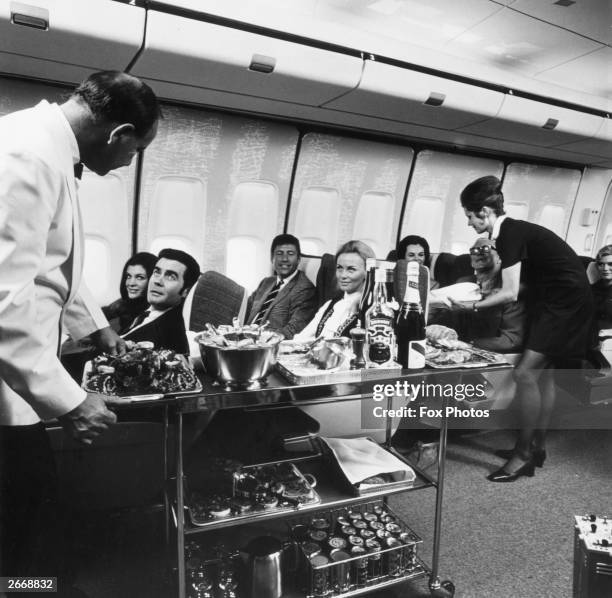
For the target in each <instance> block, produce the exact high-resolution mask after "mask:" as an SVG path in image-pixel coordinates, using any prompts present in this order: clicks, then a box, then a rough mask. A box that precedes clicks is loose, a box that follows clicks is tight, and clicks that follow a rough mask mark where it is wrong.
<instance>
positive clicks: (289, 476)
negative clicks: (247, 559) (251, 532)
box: [186, 461, 321, 527]
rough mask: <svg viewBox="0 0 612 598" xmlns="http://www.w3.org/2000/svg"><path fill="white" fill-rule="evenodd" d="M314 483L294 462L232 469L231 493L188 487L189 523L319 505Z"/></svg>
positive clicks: (200, 524) (201, 522)
mask: <svg viewBox="0 0 612 598" xmlns="http://www.w3.org/2000/svg"><path fill="white" fill-rule="evenodd" d="M245 480H248V481H249V482H251V481H253V480H255V481H256V482H257V485H253V486H252V487H250V486H249V487H247V485H246V484H245ZM311 482H313V483H311ZM315 483H316V480H314V478H312V480H311V481H309V480H308V479H307V478H306V477H305V476H304V475H303V474H302V472H301V471H300V470H299V469H298V468H297V467H296V466H295V464H293V463H289V462H286V461H285V462H281V463H271V464H268V465H252V466H247V467H241V468H239V469H238V470H237V471H236V472H234V475H233V491H232V495H229V494H224V493H223V492H221V493H219V492H217V489H215V490H213V491H212V492H211V491H210V490H209V491H208V492H199V491H195V490H194V491H190V490H189V489H188V490H187V501H186V502H187V505H186V506H187V510H188V512H189V517H190V519H191V523H192V524H193V525H195V526H198V527H202V526H207V525H212V524H215V523H218V522H220V521H223V520H232V521H234V520H240V519H250V518H253V517H256V516H257V515H264V514H266V515H267V514H270V513H281V512H287V511H294V510H296V509H300V508H302V507H305V506H309V505H316V504H319V503H320V502H321V498H320V497H319V495H318V494H317V493H316V492H315V490H314V489H313V488H314V484H315ZM215 492H217V493H215Z"/></svg>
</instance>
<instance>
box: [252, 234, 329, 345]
mask: <svg viewBox="0 0 612 598" xmlns="http://www.w3.org/2000/svg"><path fill="white" fill-rule="evenodd" d="M270 253H271V257H272V267H273V268H274V272H275V274H276V276H269V277H267V278H264V279H263V280H262V281H261V282H260V283H259V286H258V287H257V289H256V290H255V292H254V293H253V294H252V295H251V296H250V297H249V302H248V306H247V319H246V321H247V323H248V324H263V323H264V322H265V321H266V320H267V321H269V322H270V330H275V331H277V332H280V333H281V334H283V335H284V336H285V338H287V339H291V338H293V335H294V334H297V333H298V332H300V331H301V330H302V329H303V328H304V327H305V326H306V324H308V322H310V320H311V319H312V318H313V316H314V314H315V311H316V308H317V305H316V296H315V295H316V293H315V287H314V285H313V284H312V283H311V282H310V280H308V278H307V277H306V275H305V274H304V273H303V272H301V271H300V270H298V269H297V268H298V265H299V263H300V259H301V252H300V242H299V240H298V239H297V238H296V237H294V236H293V235H287V234H283V235H277V236H276V237H274V239H273V241H272V247H271V249H270Z"/></svg>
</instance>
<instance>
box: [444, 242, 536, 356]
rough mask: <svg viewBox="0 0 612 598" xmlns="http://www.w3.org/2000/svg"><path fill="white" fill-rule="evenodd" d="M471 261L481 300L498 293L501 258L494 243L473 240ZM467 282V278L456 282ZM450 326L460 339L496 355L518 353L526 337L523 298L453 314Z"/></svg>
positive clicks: (500, 283)
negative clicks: (488, 307) (496, 353)
mask: <svg viewBox="0 0 612 598" xmlns="http://www.w3.org/2000/svg"><path fill="white" fill-rule="evenodd" d="M470 259H471V262H472V268H474V275H475V276H474V278H471V279H470V281H475V282H477V283H478V286H479V287H480V292H481V293H482V297H483V299H484V298H485V297H488V296H489V295H493V294H495V293H497V292H498V291H499V289H500V288H501V286H502V280H501V259H500V257H499V254H498V253H497V250H496V249H495V243H494V241H492V240H490V239H485V238H479V239H476V241H475V243H474V244H473V245H472V247H470ZM459 281H460V282H461V281H466V279H465V278H464V279H459ZM451 318H452V322H451V323H450V324H449V325H450V327H451V328H454V329H455V330H456V331H457V333H458V334H459V338H460V339H462V340H465V341H470V342H473V343H474V345H475V346H477V347H480V348H481V349H485V350H487V351H496V352H498V353H518V352H520V351H521V350H522V346H523V340H524V336H525V321H526V310H525V305H524V303H523V301H522V299H520V298H519V300H518V301H515V302H513V303H507V304H505V305H500V306H497V307H492V308H490V309H481V310H478V311H473V312H469V311H468V312H466V311H462V312H452V315H451Z"/></svg>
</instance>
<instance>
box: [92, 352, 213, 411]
mask: <svg viewBox="0 0 612 598" xmlns="http://www.w3.org/2000/svg"><path fill="white" fill-rule="evenodd" d="M176 358H178V359H179V360H180V361H181V364H182V367H181V370H182V372H183V374H184V375H185V377H186V378H187V381H186V383H184V384H181V385H180V386H174V387H164V385H163V384H161V385H158V386H151V387H149V388H144V389H142V390H141V391H139V392H137V393H134V392H133V391H123V392H122V391H118V390H117V384H116V382H115V380H114V378H113V375H112V374H93V373H92V372H93V363H92V362H91V361H88V362H87V363H86V364H85V369H84V370H83V381H82V383H81V386H82V388H83V389H84V390H86V391H87V392H99V393H101V394H105V395H109V396H114V397H119V398H124V399H131V400H139V399H140V400H155V399H161V398H163V397H164V396H166V395H172V396H180V395H184V394H189V393H193V392H200V391H201V390H202V383H201V382H200V380H199V379H198V377H197V376H196V375H195V372H194V371H193V368H192V367H191V364H190V363H189V360H188V359H187V358H186V357H185V356H184V355H181V354H177V355H176Z"/></svg>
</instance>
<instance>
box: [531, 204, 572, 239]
mask: <svg viewBox="0 0 612 598" xmlns="http://www.w3.org/2000/svg"><path fill="white" fill-rule="evenodd" d="M565 216H566V214H565V209H564V208H563V207H561V206H544V208H543V209H542V211H541V212H540V217H539V218H538V222H537V223H538V224H539V225H540V226H545V227H546V228H549V229H550V230H551V231H552V232H553V233H555V234H557V235H559V236H560V237H564V236H565Z"/></svg>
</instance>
